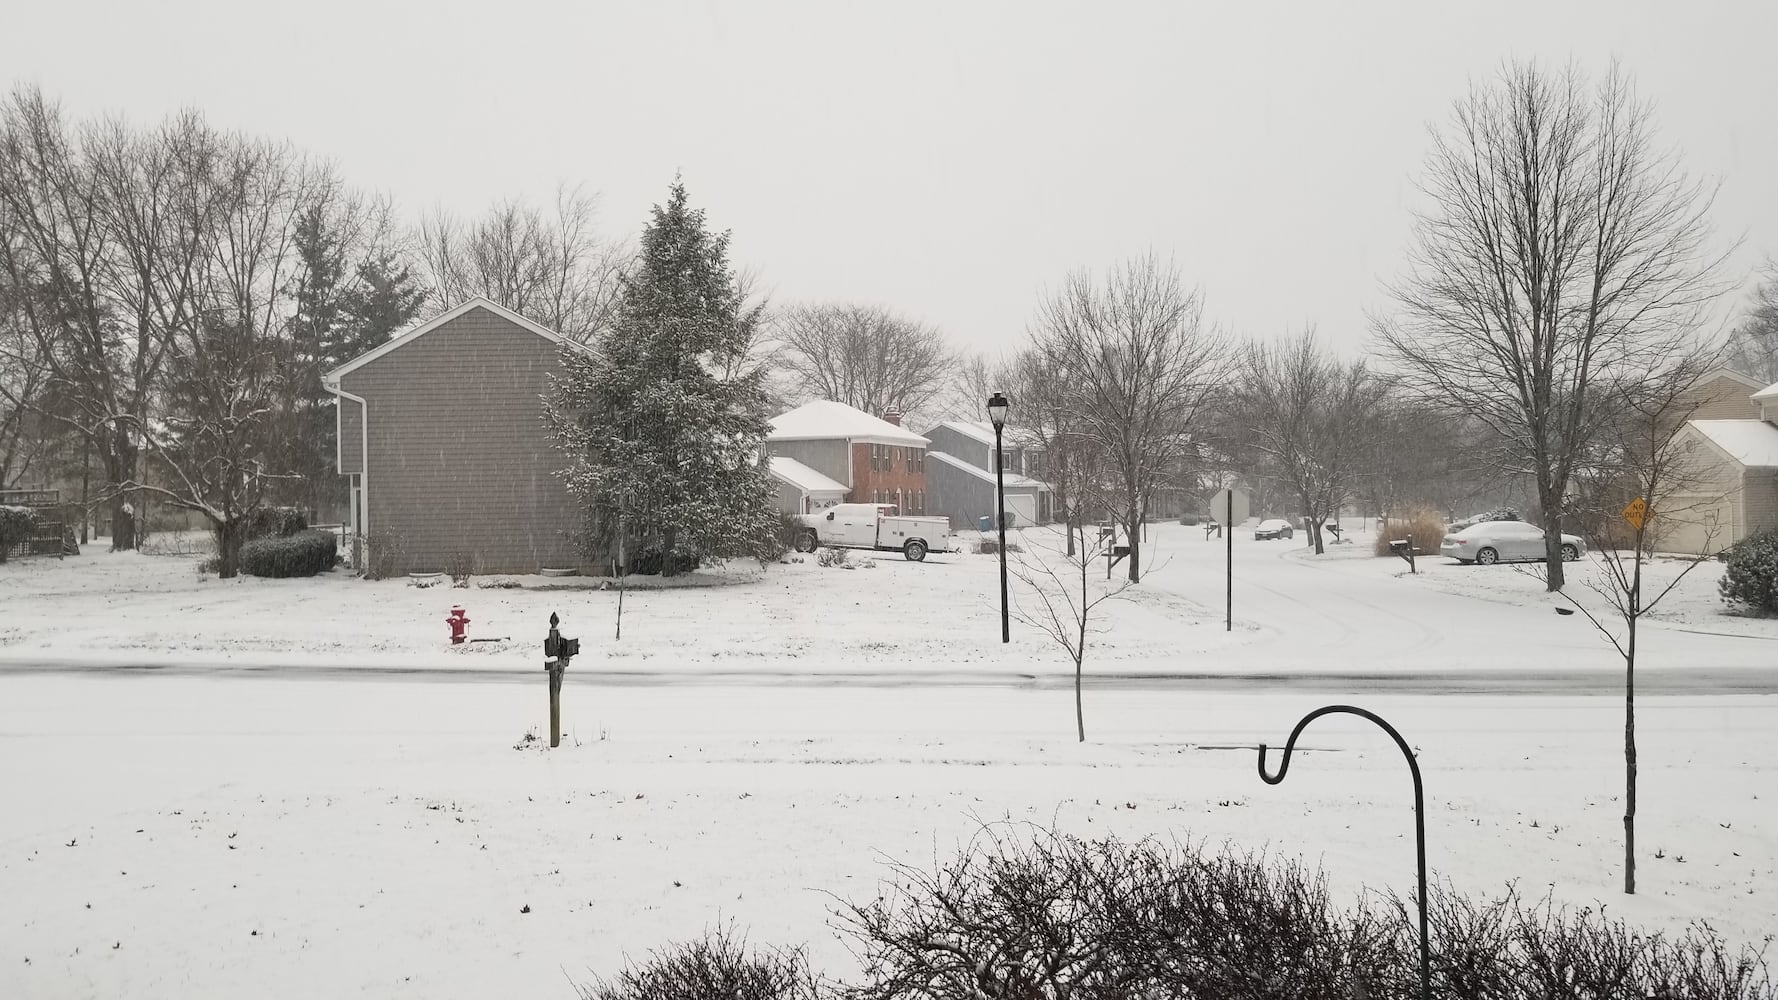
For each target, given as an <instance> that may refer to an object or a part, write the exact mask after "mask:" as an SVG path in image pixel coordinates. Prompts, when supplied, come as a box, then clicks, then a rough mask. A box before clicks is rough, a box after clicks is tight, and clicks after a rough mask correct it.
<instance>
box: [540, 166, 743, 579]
mask: <svg viewBox="0 0 1778 1000" xmlns="http://www.w3.org/2000/svg"><path fill="white" fill-rule="evenodd" d="M728 244H729V237H728V234H727V233H721V234H712V233H709V232H707V231H705V228H704V213H703V211H702V210H696V211H694V210H692V209H690V208H688V207H687V204H686V194H685V187H684V185H682V184H679V183H677V182H676V183H674V185H673V187H672V189H671V197H670V198H669V199H668V202H667V205H666V207H665V208H662V207H660V206H658V205H657V206H655V209H654V215H653V220H652V222H651V223H650V224H649V226H648V228H647V229H645V230H644V231H643V234H642V240H641V250H640V252H639V254H638V257H637V260H636V262H635V265H634V267H633V271H632V273H631V274H630V275H629V276H628V277H626V278H625V279H624V284H623V289H622V291H621V293H620V295H619V300H618V305H617V310H616V314H615V316H614V318H613V320H612V322H611V324H610V325H609V326H608V327H607V328H606V330H605V331H604V332H603V333H602V334H601V335H600V336H599V337H598V338H597V339H596V340H595V341H594V343H593V344H592V345H591V349H590V350H583V349H579V348H565V349H564V351H563V366H564V369H565V370H564V373H563V375H562V377H560V378H557V379H554V380H553V381H554V384H555V391H554V393H553V394H552V398H551V399H550V401H549V406H548V409H549V416H550V423H551V429H552V432H553V433H554V436H555V437H556V440H557V442H558V445H559V446H560V447H561V448H563V450H564V451H565V452H566V453H567V456H568V459H569V462H568V466H567V468H565V469H564V470H563V471H562V477H563V480H564V481H565V482H566V483H567V485H568V487H569V489H570V491H571V492H572V493H573V494H574V496H575V498H576V500H577V501H578V502H579V504H580V507H581V509H582V511H583V513H584V515H585V523H586V529H587V530H586V532H585V534H584V536H583V547H584V549H585V551H586V552H587V555H588V556H589V557H590V558H594V559H610V560H611V561H612V563H613V564H614V565H616V564H618V563H619V562H620V561H621V560H620V556H619V547H618V546H617V544H616V543H617V542H618V540H619V537H620V535H621V536H622V537H623V538H624V539H625V540H626V541H628V542H629V544H630V545H631V546H636V545H640V546H642V547H645V548H652V549H658V551H659V552H660V553H661V554H662V556H663V559H662V572H663V573H666V574H672V573H674V572H677V571H678V569H680V568H681V567H682V565H684V564H686V563H690V562H691V561H692V560H691V558H688V557H692V558H695V559H709V560H722V559H726V558H732V557H736V556H742V555H755V556H758V555H762V554H763V552H762V546H763V545H764V544H765V543H766V540H767V539H768V538H769V537H770V536H771V534H772V532H773V528H774V526H775V524H776V513H775V504H774V495H775V491H774V489H773V487H772V485H771V482H770V479H769V477H768V475H767V473H766V470H765V465H764V461H765V459H764V455H763V453H762V451H761V449H760V442H761V441H762V440H763V439H764V437H765V435H766V433H767V432H768V431H769V430H770V425H769V423H768V416H769V414H770V401H769V398H768V396H767V393H766V387H765V376H766V373H765V371H764V369H763V368H762V367H761V366H759V365H757V364H753V363H750V362H748V361H747V360H746V359H747V358H748V357H749V356H750V349H751V347H752V346H753V340H754V337H755V334H756V333H757V330H758V326H759V322H760V314H761V309H760V308H758V307H754V308H748V307H747V306H746V305H745V303H744V302H743V296H742V294H741V292H740V290H739V289H738V288H737V286H736V282H735V279H734V276H733V275H732V274H731V273H730V270H729V263H728ZM625 552H626V554H634V553H635V552H636V549H635V548H628V549H626V550H625ZM682 561H683V562H682Z"/></svg>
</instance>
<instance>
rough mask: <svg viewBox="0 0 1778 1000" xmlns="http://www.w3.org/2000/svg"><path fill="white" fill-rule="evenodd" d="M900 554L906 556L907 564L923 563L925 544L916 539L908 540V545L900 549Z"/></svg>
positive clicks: (924, 559)
mask: <svg viewBox="0 0 1778 1000" xmlns="http://www.w3.org/2000/svg"><path fill="white" fill-rule="evenodd" d="M901 554H902V555H904V556H907V559H908V562H925V561H926V543H925V542H922V541H920V540H919V539H918V538H913V539H909V540H908V543H907V544H906V545H903V546H902V547H901Z"/></svg>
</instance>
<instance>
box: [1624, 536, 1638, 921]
mask: <svg viewBox="0 0 1778 1000" xmlns="http://www.w3.org/2000/svg"><path fill="white" fill-rule="evenodd" d="M1636 535H1637V537H1636V557H1635V558H1636V564H1635V572H1634V575H1633V576H1632V577H1631V581H1630V593H1629V599H1630V614H1629V615H1628V616H1627V617H1628V618H1629V626H1630V635H1629V639H1628V641H1626V642H1625V643H1624V893H1625V895H1630V896H1633V895H1635V894H1636V620H1637V619H1638V618H1641V617H1642V532H1640V531H1638V532H1637V533H1636Z"/></svg>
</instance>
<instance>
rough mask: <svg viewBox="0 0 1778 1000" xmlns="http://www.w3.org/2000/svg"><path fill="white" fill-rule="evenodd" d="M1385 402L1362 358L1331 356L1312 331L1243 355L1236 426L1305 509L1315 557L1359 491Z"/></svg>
mask: <svg viewBox="0 0 1778 1000" xmlns="http://www.w3.org/2000/svg"><path fill="white" fill-rule="evenodd" d="M1383 398H1384V386H1383V383H1382V382H1381V380H1379V379H1377V378H1376V377H1375V376H1374V375H1372V373H1371V371H1370V369H1369V368H1367V367H1366V366H1365V364H1364V362H1363V361H1357V362H1352V363H1350V364H1346V363H1342V362H1340V361H1338V360H1336V359H1334V358H1333V357H1331V356H1329V355H1327V354H1326V353H1324V352H1323V351H1322V350H1321V348H1320V346H1319V345H1318V344H1317V343H1316V340H1315V331H1314V330H1313V329H1310V330H1306V331H1304V332H1303V334H1302V335H1301V336H1300V337H1297V338H1295V339H1293V340H1290V341H1288V342H1285V343H1282V344H1253V345H1250V346H1249V347H1248V349H1247V351H1246V353H1245V356H1244V359H1243V364H1242V368H1241V375H1240V378H1239V381H1238V383H1237V388H1236V389H1235V392H1234V406H1235V413H1236V417H1237V423H1238V425H1239V427H1240V429H1241V431H1243V432H1244V436H1245V438H1246V443H1247V450H1248V451H1250V452H1251V453H1253V454H1256V455H1258V456H1260V457H1261V458H1262V459H1263V460H1264V464H1265V465H1266V466H1267V467H1269V468H1270V470H1271V472H1272V474H1273V475H1274V476H1276V477H1277V478H1278V479H1279V480H1280V481H1281V482H1282V483H1283V484H1284V485H1285V486H1286V487H1287V488H1288V489H1289V490H1290V491H1291V493H1292V494H1294V496H1295V499H1296V501H1297V503H1299V504H1301V506H1302V515H1303V517H1304V518H1305V519H1306V520H1307V522H1308V533H1309V543H1310V544H1311V545H1313V546H1314V547H1315V552H1316V554H1317V555H1319V554H1321V553H1322V552H1323V551H1325V549H1324V547H1323V544H1322V530H1321V529H1322V526H1323V525H1324V524H1326V523H1327V522H1328V521H1329V520H1331V519H1332V518H1334V517H1335V516H1336V515H1338V513H1339V510H1340V506H1341V505H1342V504H1344V503H1345V502H1346V500H1347V498H1348V497H1350V496H1352V495H1353V493H1354V492H1356V486H1357V483H1358V479H1359V475H1360V473H1361V471H1362V467H1361V463H1362V462H1363V460H1364V457H1365V456H1366V454H1367V452H1368V450H1369V448H1368V446H1369V444H1370V440H1371V438H1372V436H1373V435H1375V434H1376V433H1377V430H1378V428H1377V425H1376V421H1377V417H1378V414H1379V411H1380V410H1381V408H1382V403H1383Z"/></svg>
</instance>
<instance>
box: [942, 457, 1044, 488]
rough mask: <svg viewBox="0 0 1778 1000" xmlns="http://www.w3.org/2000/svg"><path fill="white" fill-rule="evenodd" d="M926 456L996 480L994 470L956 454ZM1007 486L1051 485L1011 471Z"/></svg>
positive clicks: (982, 478) (987, 480) (980, 476)
mask: <svg viewBox="0 0 1778 1000" xmlns="http://www.w3.org/2000/svg"><path fill="white" fill-rule="evenodd" d="M926 457H927V458H936V459H938V460H939V461H941V462H943V463H945V464H946V465H950V466H955V467H956V468H959V469H962V470H963V471H964V472H967V473H969V474H970V475H972V476H974V477H976V478H977V479H980V480H983V481H984V482H990V483H991V482H993V481H994V474H993V473H992V472H989V471H988V470H987V469H984V468H981V467H980V466H975V465H970V464H969V463H968V462H965V461H964V460H962V459H961V458H957V457H956V456H954V455H947V454H945V453H944V452H942V451H929V452H927V453H926ZM1006 488H1007V489H1009V490H1011V489H1021V490H1047V489H1049V485H1048V484H1047V483H1044V482H1043V481H1041V480H1037V479H1032V478H1031V477H1030V476H1021V475H1019V474H1018V473H1016V472H1009V473H1007V474H1006Z"/></svg>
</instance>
